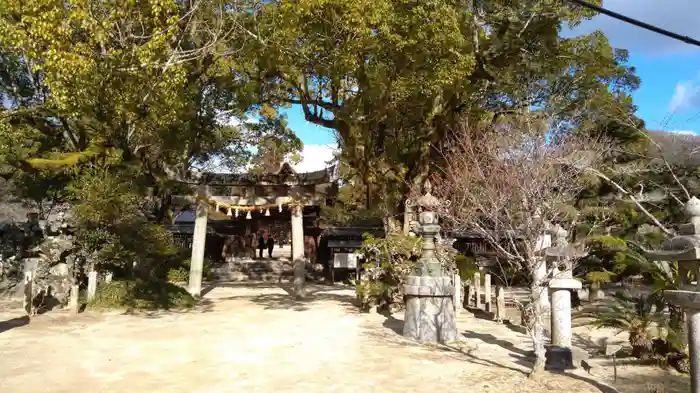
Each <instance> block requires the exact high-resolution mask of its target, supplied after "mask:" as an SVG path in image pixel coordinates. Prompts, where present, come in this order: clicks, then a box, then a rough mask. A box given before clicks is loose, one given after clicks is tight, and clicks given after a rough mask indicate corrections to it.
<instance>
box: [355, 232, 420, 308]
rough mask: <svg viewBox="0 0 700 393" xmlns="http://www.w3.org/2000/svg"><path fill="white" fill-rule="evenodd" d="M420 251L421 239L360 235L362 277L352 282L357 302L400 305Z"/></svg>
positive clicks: (401, 235) (398, 235)
mask: <svg viewBox="0 0 700 393" xmlns="http://www.w3.org/2000/svg"><path fill="white" fill-rule="evenodd" d="M420 251H421V238H418V237H411V236H405V235H403V234H389V235H388V236H387V237H386V238H380V237H374V236H370V235H365V236H364V242H363V243H362V248H361V249H360V251H359V252H360V253H361V254H362V255H364V256H365V260H366V261H365V263H364V264H363V265H362V266H363V268H364V274H362V276H361V277H360V281H359V282H356V283H355V290H356V292H357V296H358V299H360V300H361V301H362V299H367V301H376V303H378V304H379V305H380V306H381V307H388V306H390V305H391V304H401V303H403V284H404V282H405V280H406V277H407V276H408V275H409V274H410V273H411V271H412V269H413V267H414V266H415V263H416V259H417V258H418V256H419V255H420Z"/></svg>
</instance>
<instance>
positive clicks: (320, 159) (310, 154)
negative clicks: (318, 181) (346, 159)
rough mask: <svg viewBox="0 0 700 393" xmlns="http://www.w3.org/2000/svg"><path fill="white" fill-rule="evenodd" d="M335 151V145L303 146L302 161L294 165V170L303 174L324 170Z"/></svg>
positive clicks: (336, 148)
mask: <svg viewBox="0 0 700 393" xmlns="http://www.w3.org/2000/svg"><path fill="white" fill-rule="evenodd" d="M337 151H338V147H337V146H335V145H304V150H303V151H302V152H301V157H302V160H301V162H299V163H298V164H296V165H294V170H295V171H297V172H300V173H303V172H313V171H319V170H322V169H326V168H328V167H329V166H330V164H329V163H330V162H332V161H333V159H334V153H335V152H337Z"/></svg>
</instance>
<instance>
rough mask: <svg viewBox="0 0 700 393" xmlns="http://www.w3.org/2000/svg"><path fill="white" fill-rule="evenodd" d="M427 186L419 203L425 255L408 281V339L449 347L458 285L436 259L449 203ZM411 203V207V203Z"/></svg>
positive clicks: (454, 333)
mask: <svg viewBox="0 0 700 393" xmlns="http://www.w3.org/2000/svg"><path fill="white" fill-rule="evenodd" d="M431 191H432V190H431V186H430V182H428V181H426V182H425V187H424V192H425V193H424V194H423V196H421V197H420V198H419V199H418V201H416V202H417V207H418V212H419V214H418V222H419V224H420V227H419V228H418V231H419V234H420V235H422V236H423V253H422V255H421V257H420V259H419V260H418V262H417V264H416V267H415V269H414V271H413V272H412V273H411V275H410V276H408V278H407V279H406V285H404V295H405V296H406V315H405V317H404V328H403V335H404V337H408V338H412V339H414V340H418V341H421V342H439V343H446V342H450V341H454V340H456V338H457V325H456V321H455V308H454V304H453V296H454V292H455V289H454V285H453V283H452V275H451V274H446V272H445V271H444V270H443V268H442V266H441V264H440V261H439V260H438V259H437V257H436V255H435V236H436V235H437V234H438V233H439V232H440V225H439V224H438V214H437V212H436V210H438V209H439V208H440V207H441V206H445V205H447V204H448V203H449V202H441V201H439V200H438V199H437V198H436V197H435V196H433V195H432V194H431V193H430V192H431ZM407 203H411V204H412V202H409V201H407Z"/></svg>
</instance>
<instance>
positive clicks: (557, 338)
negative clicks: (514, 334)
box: [545, 225, 583, 369]
mask: <svg viewBox="0 0 700 393" xmlns="http://www.w3.org/2000/svg"><path fill="white" fill-rule="evenodd" d="M553 232H554V234H555V235H556V238H557V241H556V243H555V245H554V246H553V247H550V248H549V249H547V250H546V251H545V265H547V264H550V263H551V264H552V265H553V266H554V267H553V269H552V270H553V272H554V278H553V279H552V280H550V281H549V285H548V286H549V293H550V294H551V296H552V300H551V315H550V335H551V339H552V340H551V341H552V343H551V346H549V347H548V348H547V366H548V367H549V368H554V369H567V368H572V367H578V365H579V364H578V363H579V362H578V361H575V360H574V352H573V347H572V343H571V291H573V290H579V289H581V282H580V281H578V280H575V279H574V278H573V267H572V265H571V260H572V259H573V258H575V257H576V256H583V254H580V255H578V253H577V251H576V250H575V249H574V248H572V247H571V246H570V245H569V244H568V242H567V240H566V238H567V236H568V232H567V231H566V230H564V228H562V227H561V226H559V225H557V226H556V227H555V228H554V230H553ZM560 265H563V266H564V267H565V268H564V270H563V271H560V270H559V266H560Z"/></svg>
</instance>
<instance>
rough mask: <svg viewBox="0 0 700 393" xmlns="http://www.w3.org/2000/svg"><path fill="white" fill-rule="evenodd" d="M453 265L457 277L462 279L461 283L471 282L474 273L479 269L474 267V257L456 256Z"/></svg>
mask: <svg viewBox="0 0 700 393" xmlns="http://www.w3.org/2000/svg"><path fill="white" fill-rule="evenodd" d="M455 264H456V265H457V270H458V271H459V277H460V278H461V279H462V282H465V281H466V280H473V279H474V273H476V272H478V271H479V267H478V266H477V265H476V261H475V259H474V257H469V256H466V255H457V256H456V257H455Z"/></svg>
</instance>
